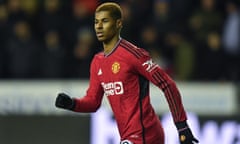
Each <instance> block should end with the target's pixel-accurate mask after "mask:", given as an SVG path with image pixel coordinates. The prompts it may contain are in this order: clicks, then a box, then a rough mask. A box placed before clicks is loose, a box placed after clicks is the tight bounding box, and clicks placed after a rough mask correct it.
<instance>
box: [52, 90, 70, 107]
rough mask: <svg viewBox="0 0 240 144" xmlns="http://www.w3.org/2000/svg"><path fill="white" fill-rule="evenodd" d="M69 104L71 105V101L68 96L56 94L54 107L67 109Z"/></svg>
mask: <svg viewBox="0 0 240 144" xmlns="http://www.w3.org/2000/svg"><path fill="white" fill-rule="evenodd" d="M71 104H72V100H71V98H70V97H69V96H68V95H66V94H64V93H60V94H58V96H57V99H56V102H55V105H56V107H59V108H68V107H69V106H70V105H71Z"/></svg>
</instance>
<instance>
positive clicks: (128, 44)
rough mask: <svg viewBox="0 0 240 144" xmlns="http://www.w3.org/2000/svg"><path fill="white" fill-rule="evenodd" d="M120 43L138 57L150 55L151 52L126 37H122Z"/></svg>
mask: <svg viewBox="0 0 240 144" xmlns="http://www.w3.org/2000/svg"><path fill="white" fill-rule="evenodd" d="M119 45H120V46H121V47H122V48H123V49H124V50H126V51H127V52H128V53H129V54H130V55H132V56H134V57H136V58H138V59H139V58H141V57H146V56H149V53H148V52H147V51H146V50H145V49H143V48H140V47H138V46H136V45H134V44H133V43H131V42H129V41H127V40H125V39H122V40H121V42H120V43H119Z"/></svg>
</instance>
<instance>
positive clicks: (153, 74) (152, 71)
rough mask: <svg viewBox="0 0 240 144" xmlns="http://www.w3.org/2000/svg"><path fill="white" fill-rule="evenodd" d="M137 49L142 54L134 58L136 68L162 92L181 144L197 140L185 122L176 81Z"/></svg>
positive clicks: (184, 113) (190, 143)
mask: <svg viewBox="0 0 240 144" xmlns="http://www.w3.org/2000/svg"><path fill="white" fill-rule="evenodd" d="M139 51H141V53H142V56H141V57H140V58H138V59H135V60H136V61H135V63H136V64H135V66H136V70H137V71H138V72H139V73H140V74H141V75H143V76H144V77H145V78H147V79H148V80H149V81H151V82H152V83H153V84H155V85H156V86H157V87H159V88H160V89H161V90H162V91H163V92H164V95H165V97H166V99H167V102H168V105H169V108H170V111H171V113H172V116H173V120H174V123H175V125H176V127H177V129H178V132H179V138H180V141H181V144H192V143H193V142H198V140H197V139H196V138H194V136H193V135H192V132H191V130H190V128H189V126H188V124H187V115H186V112H185V110H184V107H183V104H182V99H181V95H180V92H179V89H178V88H177V85H176V83H175V82H174V81H173V79H171V78H170V77H169V75H168V74H167V73H166V72H165V71H164V70H163V69H162V68H161V67H160V66H159V65H158V64H156V63H155V62H154V61H153V60H152V58H151V57H150V56H149V54H148V52H146V51H145V50H143V49H140V50H139Z"/></svg>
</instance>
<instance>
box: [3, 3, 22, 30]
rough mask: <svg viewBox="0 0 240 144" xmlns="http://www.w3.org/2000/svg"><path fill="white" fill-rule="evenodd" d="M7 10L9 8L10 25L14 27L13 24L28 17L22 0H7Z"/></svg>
mask: <svg viewBox="0 0 240 144" xmlns="http://www.w3.org/2000/svg"><path fill="white" fill-rule="evenodd" d="M7 10H8V25H9V26H10V28H11V29H13V25H15V23H16V22H18V21H19V20H21V19H23V18H26V14H25V13H24V11H23V9H22V7H21V0H8V1H7Z"/></svg>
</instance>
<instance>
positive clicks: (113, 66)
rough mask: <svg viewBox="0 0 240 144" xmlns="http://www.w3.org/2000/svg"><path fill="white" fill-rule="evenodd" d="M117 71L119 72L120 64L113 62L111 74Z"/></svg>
mask: <svg viewBox="0 0 240 144" xmlns="http://www.w3.org/2000/svg"><path fill="white" fill-rule="evenodd" d="M119 71H120V63H118V62H114V63H113V64H112V72H113V73H114V74H117V73H118V72H119Z"/></svg>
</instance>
